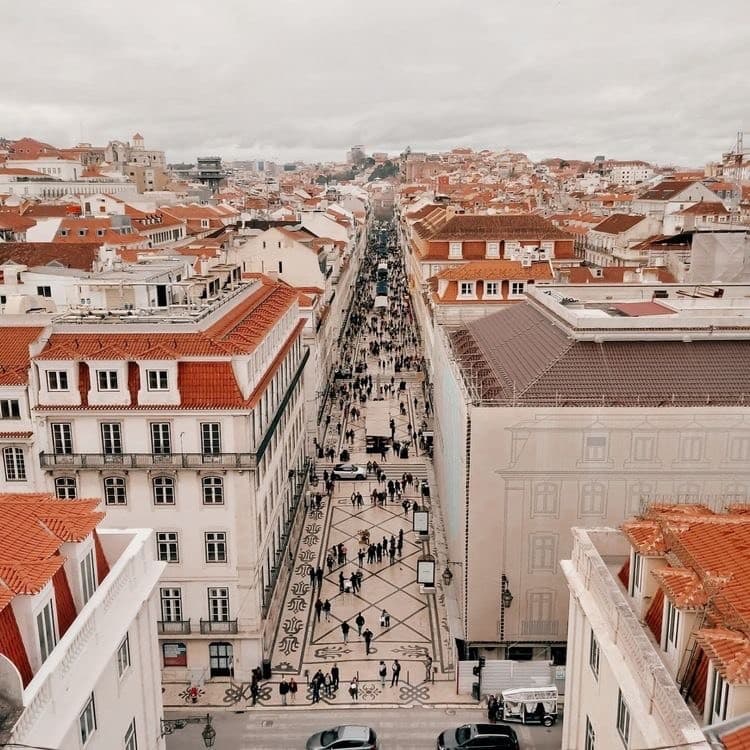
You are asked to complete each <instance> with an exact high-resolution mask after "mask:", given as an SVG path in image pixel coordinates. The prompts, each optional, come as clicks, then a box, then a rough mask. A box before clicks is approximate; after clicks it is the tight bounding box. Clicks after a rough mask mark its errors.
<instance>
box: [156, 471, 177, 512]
mask: <svg viewBox="0 0 750 750" xmlns="http://www.w3.org/2000/svg"><path fill="white" fill-rule="evenodd" d="M152 485H153V488H154V505H174V479H173V478H172V477H154V479H153V481H152Z"/></svg>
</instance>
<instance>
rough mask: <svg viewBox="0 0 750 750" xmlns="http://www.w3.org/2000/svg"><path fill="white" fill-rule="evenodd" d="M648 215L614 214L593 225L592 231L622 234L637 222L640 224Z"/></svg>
mask: <svg viewBox="0 0 750 750" xmlns="http://www.w3.org/2000/svg"><path fill="white" fill-rule="evenodd" d="M645 218H646V217H645V216H641V215H640V214H612V215H611V216H608V217H607V218H606V219H605V220H604V221H602V222H601V223H599V224H597V225H596V226H595V227H592V229H591V231H592V232H602V233H604V234H620V233H621V232H627V230H628V229H632V228H633V227H634V226H635V225H636V224H640V223H641V222H642V221H643V220H644V219H645Z"/></svg>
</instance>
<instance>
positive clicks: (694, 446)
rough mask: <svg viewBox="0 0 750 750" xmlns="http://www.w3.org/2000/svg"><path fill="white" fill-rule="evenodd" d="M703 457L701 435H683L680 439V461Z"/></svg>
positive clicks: (698, 459) (696, 459)
mask: <svg viewBox="0 0 750 750" xmlns="http://www.w3.org/2000/svg"><path fill="white" fill-rule="evenodd" d="M702 458H703V436H702V435H683V436H682V438H681V439H680V461H700V460H701V459H702Z"/></svg>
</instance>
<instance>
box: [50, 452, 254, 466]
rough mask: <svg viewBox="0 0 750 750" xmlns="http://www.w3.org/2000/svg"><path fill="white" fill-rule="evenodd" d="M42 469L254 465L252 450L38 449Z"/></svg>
mask: <svg viewBox="0 0 750 750" xmlns="http://www.w3.org/2000/svg"><path fill="white" fill-rule="evenodd" d="M39 463H40V465H41V467H42V468H43V469H107V468H113V469H114V468H117V469H210V468H227V469H254V468H256V463H257V462H256V457H255V454H254V453H210V454H207V453H119V454H116V455H110V454H105V453H64V454H58V453H44V452H42V453H40V454H39Z"/></svg>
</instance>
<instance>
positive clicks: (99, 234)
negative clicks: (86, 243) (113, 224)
mask: <svg viewBox="0 0 750 750" xmlns="http://www.w3.org/2000/svg"><path fill="white" fill-rule="evenodd" d="M96 236H97V237H104V230H103V229H97V230H96Z"/></svg>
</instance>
